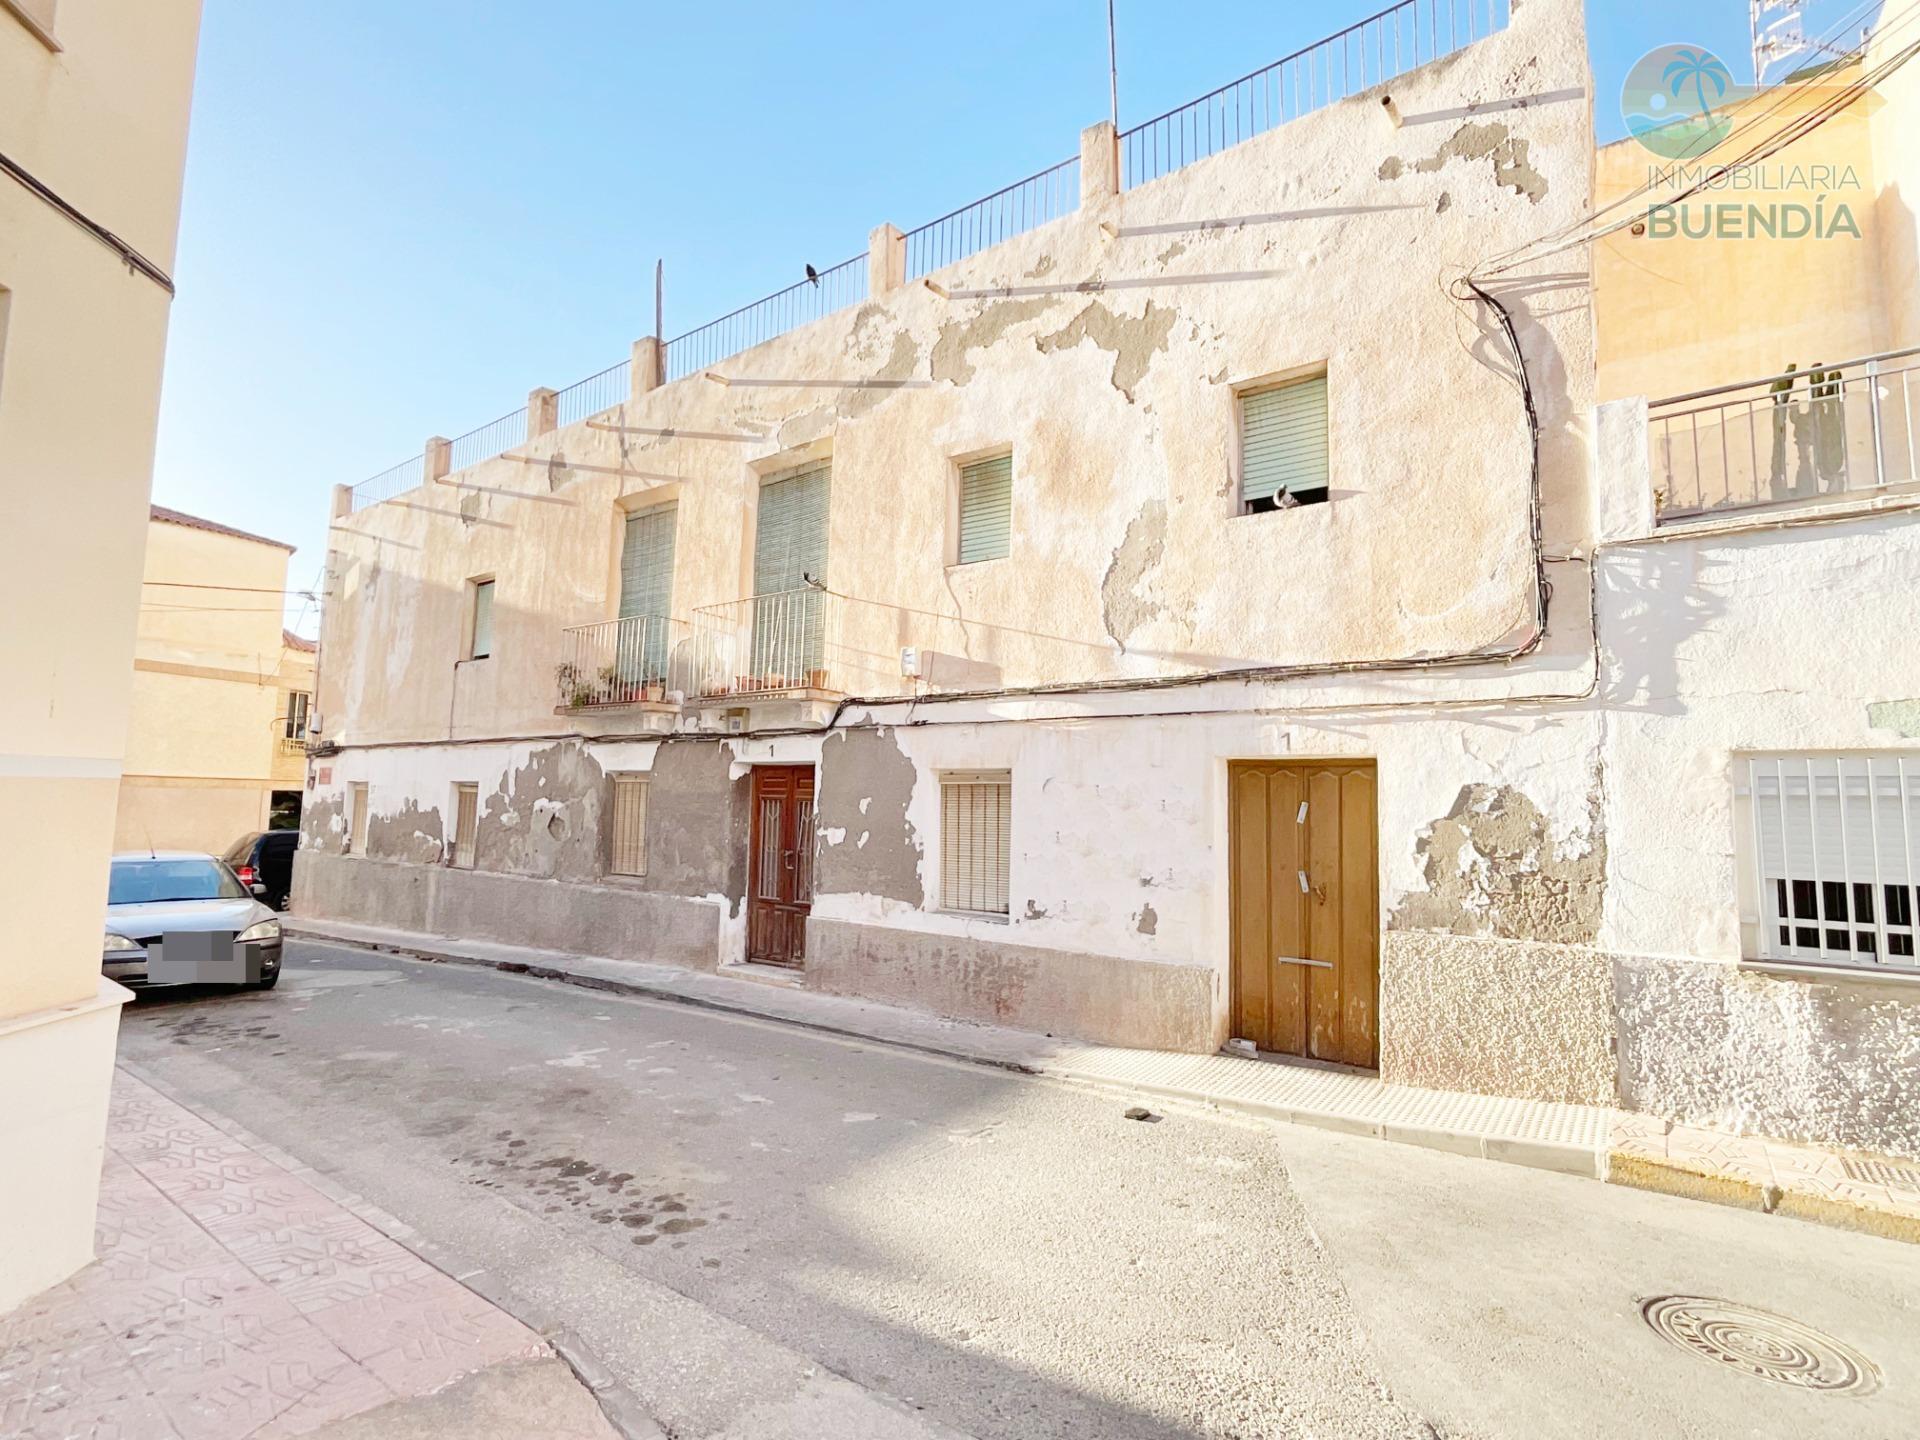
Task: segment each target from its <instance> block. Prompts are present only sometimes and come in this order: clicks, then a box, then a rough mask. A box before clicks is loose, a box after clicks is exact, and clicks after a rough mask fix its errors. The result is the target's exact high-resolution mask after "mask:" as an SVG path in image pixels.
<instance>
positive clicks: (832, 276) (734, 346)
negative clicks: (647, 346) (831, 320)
mask: <svg viewBox="0 0 1920 1440" xmlns="http://www.w3.org/2000/svg"><path fill="white" fill-rule="evenodd" d="M866 298H867V252H866V251H864V250H863V251H861V252H860V253H859V254H858V255H856V256H854V257H853V258H852V259H851V260H842V261H841V262H840V263H839V264H838V265H833V266H829V267H828V268H827V269H825V270H821V271H818V272H816V275H815V278H814V279H811V280H802V281H800V282H799V283H798V284H797V285H789V286H788V287H787V288H786V289H784V290H776V291H775V292H774V293H773V294H771V295H769V296H767V297H766V298H765V299H761V300H756V301H754V302H753V303H752V304H751V305H742V306H741V307H740V308H739V309H738V310H735V311H732V312H731V313H729V314H726V315H722V316H721V317H720V318H719V319H718V320H710V321H708V322H707V323H706V324H705V325H702V326H701V327H700V328H699V329H697V330H689V331H688V332H687V333H686V334H684V335H676V336H675V337H674V338H673V339H671V340H669V341H668V342H667V378H668V379H669V380H678V379H681V378H682V377H683V376H687V375H695V374H698V373H699V372H700V371H702V370H705V369H706V368H707V367H708V366H710V365H717V364H719V362H720V361H722V360H725V359H727V358H728V357H729V356H733V355H738V354H739V353H740V352H741V351H743V350H751V349H752V348H753V347H754V346H756V345H760V344H763V343H765V342H766V341H768V340H772V339H774V338H775V337H776V336H780V335H784V334H786V333H787V332H788V331H789V330H797V329H799V328H800V327H801V326H802V325H805V324H807V323H808V322H809V321H813V320H818V319H820V318H821V317H822V316H824V315H831V314H832V313H833V312H834V311H836V310H844V309H845V308H846V307H847V306H849V305H857V304H859V303H860V302H861V301H862V300H864V299H866Z"/></svg>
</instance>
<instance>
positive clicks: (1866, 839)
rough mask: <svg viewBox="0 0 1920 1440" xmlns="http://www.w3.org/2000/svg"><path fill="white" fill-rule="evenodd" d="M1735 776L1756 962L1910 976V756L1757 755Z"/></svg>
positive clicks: (1917, 816)
mask: <svg viewBox="0 0 1920 1440" xmlns="http://www.w3.org/2000/svg"><path fill="white" fill-rule="evenodd" d="M1745 769H1746V775H1745V779H1746V784H1745V786H1744V787H1743V788H1742V790H1741V792H1740V795H1741V799H1742V800H1743V802H1744V804H1745V806H1746V809H1747V815H1748V819H1749V825H1748V835H1749V837H1750V838H1749V840H1748V847H1749V849H1750V851H1751V853H1750V854H1748V855H1747V856H1746V857H1745V860H1746V863H1747V865H1748V866H1749V867H1751V868H1750V871H1749V873H1750V874H1751V876H1752V879H1753V884H1754V886H1755V888H1756V889H1757V891H1758V898H1759V910H1758V913H1757V914H1756V915H1754V916H1753V917H1752V922H1751V923H1753V924H1754V926H1755V928H1756V929H1757V931H1758V940H1759V945H1758V947H1757V953H1758V955H1759V957H1760V958H1763V959H1774V960H1792V961H1796V962H1801V963H1813V964H1824V965H1847V966H1857V967H1863V968H1873V969H1886V970H1905V971H1913V970H1915V969H1916V967H1917V966H1920V957H1916V954H1915V950H1916V948H1917V947H1916V946H1915V943H1914V941H1915V936H1916V934H1917V933H1920V932H1917V931H1916V929H1915V925H1914V912H1915V910H1916V908H1920V891H1916V884H1917V883H1920V865H1916V863H1915V862H1916V860H1917V859H1920V849H1916V842H1920V757H1916V758H1914V759H1907V758H1905V757H1902V756H1900V755H1897V754H1886V753H1882V754H1878V755H1869V754H1855V755H1759V756H1753V757H1750V758H1748V759H1747V760H1746V761H1745ZM1748 953H1749V954H1753V953H1755V951H1754V950H1752V949H1750V950H1749V952H1748Z"/></svg>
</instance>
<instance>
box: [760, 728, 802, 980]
mask: <svg viewBox="0 0 1920 1440" xmlns="http://www.w3.org/2000/svg"><path fill="white" fill-rule="evenodd" d="M812 906H813V767H812V766H811V765H756V766H755V767H754V771H753V822H752V825H751V826H750V827H749V833H748V837H747V958H748V959H749V960H755V961H759V962H760V963H762V964H766V965H794V966H798V965H800V964H802V963H803V962H804V961H805V960H806V956H807V912H808V911H809V910H810V909H812Z"/></svg>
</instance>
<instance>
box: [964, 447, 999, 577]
mask: <svg viewBox="0 0 1920 1440" xmlns="http://www.w3.org/2000/svg"><path fill="white" fill-rule="evenodd" d="M1012 541H1013V456H1012V455H997V456H994V457H993V458H991V459H987V460H975V461H971V462H969V463H968V464H965V465H962V466H961V467H960V537H959V545H958V547H957V552H956V553H957V558H958V561H959V563H960V564H962V565H973V564H976V563H978V562H979V561H982V560H1001V559H1005V558H1006V556H1007V555H1008V553H1009V552H1010V551H1011V550H1012V548H1013V544H1012Z"/></svg>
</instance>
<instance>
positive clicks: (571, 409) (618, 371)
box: [554, 360, 633, 425]
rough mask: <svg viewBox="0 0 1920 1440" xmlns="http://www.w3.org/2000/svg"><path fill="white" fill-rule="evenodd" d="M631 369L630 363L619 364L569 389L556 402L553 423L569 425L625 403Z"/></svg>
mask: <svg viewBox="0 0 1920 1440" xmlns="http://www.w3.org/2000/svg"><path fill="white" fill-rule="evenodd" d="M632 369H633V362H632V361H631V360H622V361H621V362H620V363H619V364H618V365H609V366H608V367H607V368H606V369H604V370H602V371H601V372H600V373H599V374H598V375H589V376H588V377H587V378H586V379H584V380H577V381H575V382H574V383H573V384H571V385H569V386H568V387H567V388H566V389H564V390H562V391H561V392H560V393H559V395H558V397H557V398H556V399H555V402H554V409H555V420H554V423H555V424H557V425H572V424H574V423H575V422H576V421H580V420H585V419H587V418H589V417H590V416H594V415H599V414H601V413H603V412H605V411H608V410H611V409H613V408H614V407H615V406H616V405H621V404H624V403H626V399H627V388H628V385H629V383H630V380H629V376H630V374H631V372H632Z"/></svg>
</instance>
